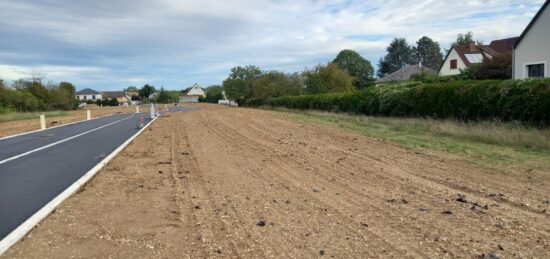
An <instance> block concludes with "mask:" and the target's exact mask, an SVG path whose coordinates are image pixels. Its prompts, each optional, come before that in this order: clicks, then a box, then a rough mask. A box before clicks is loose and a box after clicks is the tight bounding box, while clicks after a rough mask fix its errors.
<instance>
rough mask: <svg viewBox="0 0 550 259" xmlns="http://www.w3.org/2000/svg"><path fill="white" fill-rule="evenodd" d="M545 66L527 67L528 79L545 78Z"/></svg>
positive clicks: (533, 65) (534, 65)
mask: <svg viewBox="0 0 550 259" xmlns="http://www.w3.org/2000/svg"><path fill="white" fill-rule="evenodd" d="M544 69H545V67H544V64H532V65H527V77H544Z"/></svg>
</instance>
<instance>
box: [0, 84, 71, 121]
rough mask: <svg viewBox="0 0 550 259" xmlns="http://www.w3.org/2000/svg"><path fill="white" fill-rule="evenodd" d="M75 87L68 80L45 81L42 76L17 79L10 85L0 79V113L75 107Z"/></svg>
mask: <svg viewBox="0 0 550 259" xmlns="http://www.w3.org/2000/svg"><path fill="white" fill-rule="evenodd" d="M74 94H75V87H74V85H73V84H71V83H69V82H61V83H54V82H47V83H44V82H43V79H42V78H39V77H33V78H32V79H31V80H25V79H19V80H16V81H14V82H13V83H12V84H11V85H10V84H8V83H7V82H5V81H3V80H1V79H0V113H5V112H11V111H18V112H29V111H46V110H71V109H75V108H76V107H77V105H78V102H77V101H76V100H75V97H74V96H75V95H74Z"/></svg>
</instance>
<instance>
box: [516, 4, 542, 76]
mask: <svg viewBox="0 0 550 259" xmlns="http://www.w3.org/2000/svg"><path fill="white" fill-rule="evenodd" d="M548 5H550V0H546V2H545V3H544V4H543V5H542V7H541V9H540V10H539V11H538V12H537V14H536V15H535V17H534V18H533V19H532V20H531V22H530V23H529V25H527V27H526V28H525V30H524V31H523V33H522V34H521V36H520V37H519V39H518V40H517V41H516V43H515V44H514V48H513V55H512V57H513V58H512V77H513V78H514V79H526V78H530V77H550V68H548V65H549V64H550V8H548Z"/></svg>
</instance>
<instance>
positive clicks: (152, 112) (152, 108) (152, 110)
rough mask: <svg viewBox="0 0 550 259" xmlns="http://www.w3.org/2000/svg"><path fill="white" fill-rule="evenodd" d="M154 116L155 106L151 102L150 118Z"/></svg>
mask: <svg viewBox="0 0 550 259" xmlns="http://www.w3.org/2000/svg"><path fill="white" fill-rule="evenodd" d="M154 118H155V106H154V105H153V104H151V119H154Z"/></svg>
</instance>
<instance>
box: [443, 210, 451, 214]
mask: <svg viewBox="0 0 550 259" xmlns="http://www.w3.org/2000/svg"><path fill="white" fill-rule="evenodd" d="M441 214H443V215H453V212H452V211H450V210H446V211H444V212H441Z"/></svg>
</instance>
